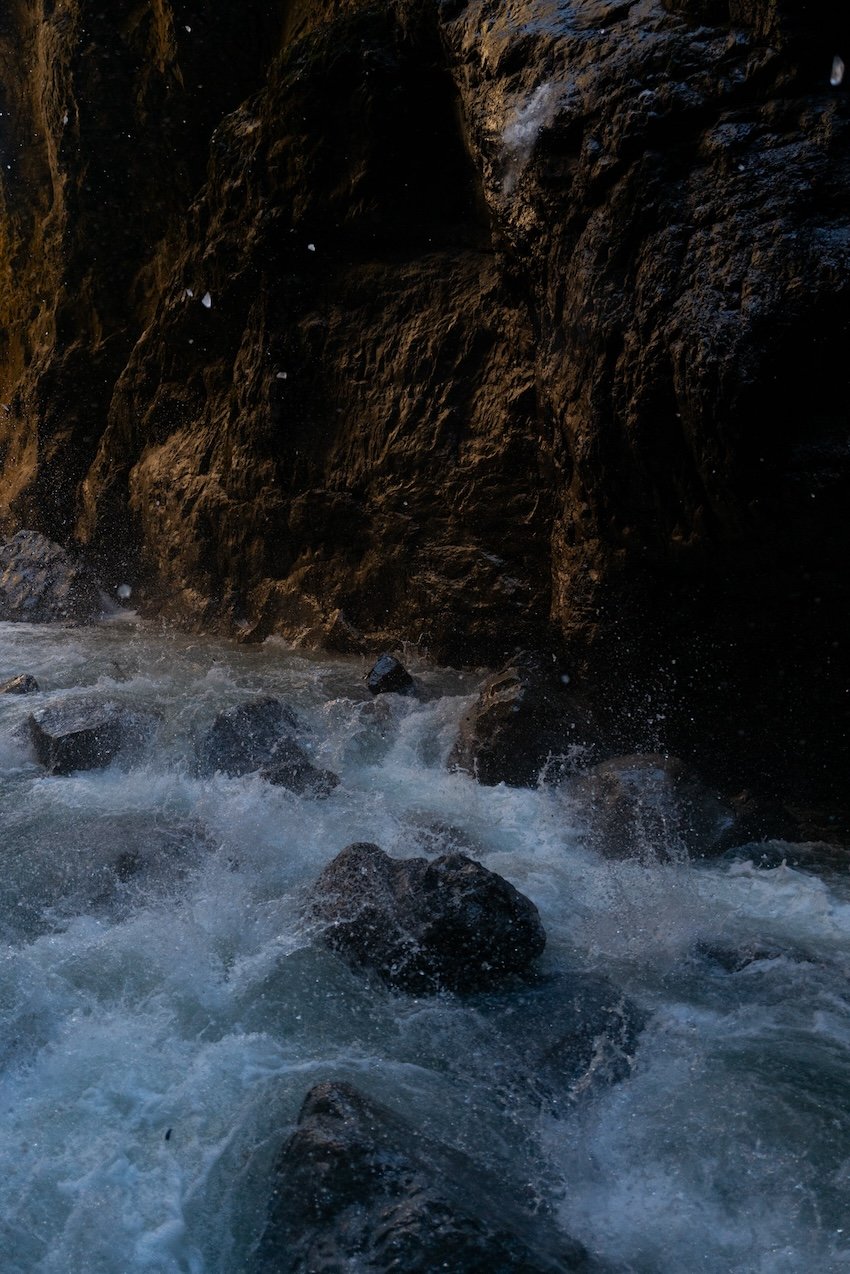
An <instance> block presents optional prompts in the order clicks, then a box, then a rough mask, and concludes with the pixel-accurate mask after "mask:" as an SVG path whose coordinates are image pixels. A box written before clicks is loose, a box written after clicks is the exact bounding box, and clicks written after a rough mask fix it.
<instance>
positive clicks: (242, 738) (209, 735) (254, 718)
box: [196, 698, 339, 796]
mask: <svg viewBox="0 0 850 1274" xmlns="http://www.w3.org/2000/svg"><path fill="white" fill-rule="evenodd" d="M297 725H298V718H297V717H296V716H295V714H294V713H293V712H292V710H291V709H290V708H288V707H287V706H286V704H284V703H280V701H279V700H277V699H271V698H267V699H257V700H255V701H254V702H252V703H243V704H237V705H236V706H235V707H233V708H227V709H225V711H224V712H220V713H219V714H218V716H217V717H216V719H215V721H214V722H213V723H212V725H211V726H210V728H209V729H208V730H207V732H206V734H205V735H204V736H203V738H202V739H200V740H199V742H198V744H197V747H196V753H197V758H198V766H199V768H200V771H201V773H202V774H206V775H211V774H215V773H222V774H227V775H228V776H230V777H231V778H233V777H235V776H236V775H239V774H252V773H259V774H260V775H261V776H262V777H263V778H264V779H266V781H267V782H269V783H274V784H276V785H278V786H280V787H288V788H291V789H292V790H293V791H295V792H301V793H304V792H306V793H309V794H311V795H313V796H329V795H330V793H331V792H332V791H333V789H334V788H335V787H336V785H337V784H338V782H339V779H338V777H337V775H335V774H332V773H331V771H330V770H322V769H319V768H318V767H317V766H315V765H314V764H313V762H312V761H311V760H310V758H309V757H308V756H307V753H306V752H305V751H304V749H303V748H302V747H301V745H300V744H299V743H298V742H297V741H296V739H294V738H293V731H294V730H295V729H296V727H297Z"/></svg>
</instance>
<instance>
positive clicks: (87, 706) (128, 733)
mask: <svg viewBox="0 0 850 1274" xmlns="http://www.w3.org/2000/svg"><path fill="white" fill-rule="evenodd" d="M28 725H29V731H30V738H31V740H32V745H33V749H34V751H35V755H36V757H37V759H38V760H39V761H40V762H41V764H42V765H43V766H44V767H45V769H47V770H49V771H50V773H51V774H71V773H72V772H73V771H74V770H96V769H100V768H102V767H103V766H106V765H109V763H110V762H111V761H113V760H114V759H115V758H116V757H117V756H118V755H119V753H124V754H127V755H133V754H135V753H137V752H138V751H139V750H140V749H141V748H142V747H143V746H144V744H145V743H146V742H147V741H148V739H149V738H150V737H151V735H152V734H153V732H154V729H155V726H156V717H155V716H154V714H153V713H150V712H143V711H140V710H138V709H135V708H128V707H126V706H125V705H124V704H120V703H116V702H114V701H113V700H109V699H107V700H99V699H92V698H83V699H71V700H69V701H67V702H65V703H56V704H51V705H50V706H49V707H47V708H43V709H42V710H41V711H40V712H36V713H33V714H32V715H31V716H30V717H29V721H28Z"/></svg>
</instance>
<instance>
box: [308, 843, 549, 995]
mask: <svg viewBox="0 0 850 1274" xmlns="http://www.w3.org/2000/svg"><path fill="white" fill-rule="evenodd" d="M311 914H312V916H313V918H314V919H315V920H317V921H319V923H320V924H321V925H322V926H323V930H324V932H323V936H324V940H325V942H326V943H327V944H328V946H330V947H331V948H332V949H333V950H334V951H337V952H339V953H340V955H342V956H343V957H344V958H345V959H346V960H347V961H348V962H349V963H350V964H352V965H354V966H360V967H365V968H368V969H371V970H373V971H374V972H375V973H377V974H378V976H379V977H380V978H382V979H383V981H384V982H386V983H387V984H388V985H389V986H392V987H395V988H398V989H399V990H404V991H409V992H411V993H413V994H417V993H427V992H431V991H437V990H441V989H445V990H450V991H474V990H483V989H486V988H488V987H493V986H497V985H498V984H499V983H500V982H502V981H503V980H504V978H505V977H506V976H508V975H510V974H514V973H522V972H523V971H524V970H526V969H527V968H528V966H529V965H530V963H531V961H532V960H534V959H535V957H537V956H539V955H540V954H541V952H542V951H543V948H544V946H545V945H546V935H545V932H544V930H543V926H542V924H541V923H540V917H539V915H538V913H537V908H536V907H535V906H534V904H533V903H532V902H531V901H530V900H529V899H528V898H526V897H525V896H524V895H523V894H521V893H519V892H518V890H516V889H515V888H514V887H513V885H511V884H509V883H508V882H507V881H506V880H503V879H502V877H501V876H497V875H496V874H495V873H494V872H491V871H487V869H486V868H485V867H482V866H481V865H480V864H479V863H476V862H474V861H473V860H472V859H471V858H467V857H466V856H465V855H464V854H444V855H442V856H441V857H439V858H436V859H432V860H428V859H425V858H402V859H398V858H390V857H389V855H388V854H385V853H384V851H383V850H382V849H380V848H379V847H378V846H377V845H372V844H368V843H360V844H354V845H349V846H348V847H347V848H346V849H344V850H342V852H341V853H339V854H337V856H336V858H335V859H334V860H333V862H331V863H329V864H328V866H327V867H326V868H325V870H324V871H323V872H322V874H321V876H320V877H319V879H318V880H317V882H316V884H315V886H314V888H313V893H312V900H311Z"/></svg>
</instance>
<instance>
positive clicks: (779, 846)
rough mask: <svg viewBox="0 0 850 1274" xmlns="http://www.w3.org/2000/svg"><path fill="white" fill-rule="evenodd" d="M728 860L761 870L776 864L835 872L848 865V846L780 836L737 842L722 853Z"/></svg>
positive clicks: (849, 859)
mask: <svg viewBox="0 0 850 1274" xmlns="http://www.w3.org/2000/svg"><path fill="white" fill-rule="evenodd" d="M723 861H724V862H727V863H751V864H752V866H753V867H757V868H759V869H760V870H762V871H772V870H775V868H777V867H793V868H795V869H796V870H797V871H810V872H814V873H818V872H836V871H847V869H848V868H849V867H850V849H847V848H844V847H842V846H841V845H830V844H828V843H827V842H826V841H802V842H795V841H788V840H780V839H772V840H763V841H754V842H751V843H750V844H748V845H736V846H735V847H734V849H728V850H727V851H726V853H725V854H724V855H723Z"/></svg>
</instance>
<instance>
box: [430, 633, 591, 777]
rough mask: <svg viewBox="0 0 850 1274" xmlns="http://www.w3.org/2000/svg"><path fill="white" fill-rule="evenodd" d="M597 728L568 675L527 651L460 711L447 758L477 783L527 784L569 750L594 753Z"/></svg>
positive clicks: (584, 754)
mask: <svg viewBox="0 0 850 1274" xmlns="http://www.w3.org/2000/svg"><path fill="white" fill-rule="evenodd" d="M597 733H598V730H597V727H596V725H595V723H594V721H593V718H592V715H591V713H590V711H589V710H588V709H587V707H586V706H585V705H584V704H583V703H582V701H581V699H580V698H579V697H578V696H576V695H575V693H573V692H571V691H570V690H569V677H568V676H566V675H559V674H558V672H557V670H556V668H555V667H554V666H550V665H549V664H547V663H546V662H544V661H542V660H540V659H537V658H534V657H532V656H529V655H525V656H520V657H519V658H518V659H515V660H513V661H512V662H511V663H510V664H508V665H507V667H505V668H503V669H502V670H501V671H500V672H497V673H494V674H493V675H492V676H491V677H488V678H487V680H486V681H485V682H484V685H483V686H482V687H481V693H480V694H479V696H478V700H477V702H476V703H474V704H473V705H472V707H471V708H470V709H469V711H468V712H467V713H466V715H465V716H464V718H463V720H462V722H461V725H460V731H459V734H458V738H457V741H456V742H455V745H454V747H453V749H452V752H451V755H450V757H449V766H450V768H452V769H459V770H466V771H468V772H469V773H470V774H474V775H475V777H476V778H477V779H478V781H479V782H480V783H486V784H496V783H508V784H510V785H511V786H513V787H527V786H531V785H532V784H533V783H535V782H536V780H537V779H538V777H539V776H540V773H541V771H542V770H543V768H544V767H545V766H546V765H547V762H552V763H553V764H554V766H555V770H556V771H557V767H558V762H561V761H564V760H566V759H567V758H568V757H569V754H570V753H571V752H572V753H578V754H580V755H582V756H583V757H584V758H587V756H588V755H592V753H593V750H594V746H595V744H596V742H597Z"/></svg>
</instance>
